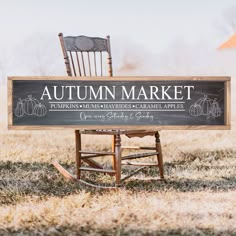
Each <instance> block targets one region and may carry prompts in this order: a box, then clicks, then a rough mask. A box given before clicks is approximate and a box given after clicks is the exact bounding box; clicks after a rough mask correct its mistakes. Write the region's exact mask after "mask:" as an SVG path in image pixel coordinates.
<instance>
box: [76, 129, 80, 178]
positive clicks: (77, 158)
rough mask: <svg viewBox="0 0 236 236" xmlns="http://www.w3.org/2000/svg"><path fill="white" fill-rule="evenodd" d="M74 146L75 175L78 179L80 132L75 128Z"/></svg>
mask: <svg viewBox="0 0 236 236" xmlns="http://www.w3.org/2000/svg"><path fill="white" fill-rule="evenodd" d="M75 146H76V157H75V163H76V177H77V179H80V167H81V153H80V151H81V134H80V132H79V130H75Z"/></svg>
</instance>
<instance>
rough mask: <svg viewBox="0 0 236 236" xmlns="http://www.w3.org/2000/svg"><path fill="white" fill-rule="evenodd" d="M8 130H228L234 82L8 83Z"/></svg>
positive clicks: (65, 80) (102, 79)
mask: <svg viewBox="0 0 236 236" xmlns="http://www.w3.org/2000/svg"><path fill="white" fill-rule="evenodd" d="M8 99H9V100H8V105H9V128H10V129H53V128H54V129H59V128H78V129H81V128H92V129H130V128H132V129H153V128H155V129H230V77H112V78H111V77H99V78H97V77H86V78H83V77H82V78H81V77H80V78H76V77H69V78H68V77H9V78H8Z"/></svg>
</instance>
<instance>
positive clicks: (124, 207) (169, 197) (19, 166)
mask: <svg viewBox="0 0 236 236" xmlns="http://www.w3.org/2000/svg"><path fill="white" fill-rule="evenodd" d="M0 92H1V97H2V100H1V102H0V110H1V111H2V113H1V114H3V116H2V117H1V121H0V127H1V131H0V177H1V179H0V235H9V234H12V235H87V234H90V235H143V234H145V235H180V234H181V235H236V200H235V199H236V146H235V143H236V117H235V115H233V116H232V130H230V131H229V130H227V131H161V132H160V134H161V141H162V147H163V155H164V162H165V167H164V168H165V177H166V183H164V182H160V181H158V171H157V170H156V169H155V168H152V169H149V170H145V171H143V172H141V173H140V174H139V175H137V176H134V177H133V178H131V179H130V180H127V181H126V184H125V187H123V188H121V189H119V190H117V191H104V190H97V189H93V188H89V187H85V186H83V185H81V184H78V183H71V182H66V181H65V180H64V179H63V178H62V176H61V175H60V174H59V173H58V172H57V171H56V170H55V169H54V167H53V166H52V164H51V162H52V160H55V159H56V160H59V161H60V163H61V164H63V165H64V166H66V167H69V166H70V165H71V164H73V160H74V153H75V147H74V132H73V130H70V131H69V130H68V131H50V132H49V131H8V130H7V128H6V114H7V112H6V90H5V88H2V89H1V90H0ZM84 140H85V141H84V143H83V145H85V146H86V148H90V147H91V146H95V145H96V146H97V147H98V148H99V149H100V150H108V149H109V148H110V141H111V140H110V139H109V137H104V139H102V140H101V139H99V138H97V137H93V138H91V137H85V138H84ZM153 141H154V140H153V138H152V137H147V138H145V139H139V138H133V139H128V138H126V137H124V138H123V139H122V142H123V143H125V144H127V145H135V144H140V143H141V142H142V143H143V144H145V145H146V144H150V143H151V142H153ZM95 178H98V177H97V176H95Z"/></svg>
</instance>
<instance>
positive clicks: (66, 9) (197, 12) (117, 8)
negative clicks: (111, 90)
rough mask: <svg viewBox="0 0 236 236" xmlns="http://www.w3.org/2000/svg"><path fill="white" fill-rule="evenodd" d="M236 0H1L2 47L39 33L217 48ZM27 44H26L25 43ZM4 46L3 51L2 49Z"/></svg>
mask: <svg viewBox="0 0 236 236" xmlns="http://www.w3.org/2000/svg"><path fill="white" fill-rule="evenodd" d="M233 5H236V0H119V1H118V0H117V1H115V0H114V1H112V0H97V1H96V0H39V1H33V0H0V30H1V37H0V45H4V46H5V45H7V46H8V47H11V45H13V46H15V45H17V43H18V42H20V41H23V40H24V39H27V37H30V36H32V35H36V34H41V35H42V34H45V35H47V34H50V35H52V34H55V35H57V34H58V33H59V32H63V33H64V35H67V36H68V35H88V36H100V37H104V36H106V35H107V34H109V35H111V37H112V38H116V39H117V38H118V39H119V38H122V39H125V38H127V39H128V40H129V41H131V42H134V43H137V44H140V45H142V46H143V47H144V48H146V49H148V50H152V51H153V52H159V51H161V50H165V49H166V48H168V45H170V43H171V42H173V41H174V40H175V39H178V40H185V41H186V42H189V43H196V42H198V41H202V40H203V41H206V43H208V44H209V45H210V47H213V48H215V47H217V46H218V45H219V43H221V42H222V40H225V39H226V38H227V37H228V36H229V35H225V36H224V35H222V34H220V32H218V29H217V24H218V22H220V21H221V20H222V13H223V12H224V11H225V10H226V9H228V8H230V7H231V6H233ZM25 46H27V45H25ZM0 48H2V47H0Z"/></svg>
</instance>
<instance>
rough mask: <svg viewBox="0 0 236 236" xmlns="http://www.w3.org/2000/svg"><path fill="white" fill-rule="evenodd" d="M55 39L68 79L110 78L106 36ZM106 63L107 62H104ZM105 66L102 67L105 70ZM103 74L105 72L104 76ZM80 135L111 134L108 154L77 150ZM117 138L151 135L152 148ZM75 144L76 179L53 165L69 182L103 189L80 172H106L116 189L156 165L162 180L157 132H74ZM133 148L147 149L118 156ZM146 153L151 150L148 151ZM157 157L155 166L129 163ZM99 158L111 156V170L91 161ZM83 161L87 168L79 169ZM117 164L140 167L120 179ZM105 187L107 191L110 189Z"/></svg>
mask: <svg viewBox="0 0 236 236" xmlns="http://www.w3.org/2000/svg"><path fill="white" fill-rule="evenodd" d="M59 39H60V43H61V47H62V52H63V56H64V60H65V66H66V71H67V74H68V76H82V77H83V76H94V77H95V76H108V77H112V75H113V71H112V57H111V47H110V37H109V36H107V37H106V38H98V37H87V36H77V37H72V36H69V37H64V36H63V34H62V33H60V34H59ZM105 59H106V60H107V63H105V62H104V60H105ZM105 67H106V68H105ZM106 71H107V73H105V72H106ZM81 134H83V135H111V136H112V137H113V142H112V148H111V151H110V152H100V151H94V150H92V151H90V150H89V151H85V150H82V148H81V146H82V145H81ZM121 135H126V136H128V137H130V138H132V137H145V136H148V135H152V136H155V146H154V147H123V146H122V145H121ZM75 143H76V176H73V175H71V174H70V173H69V172H68V171H66V170H65V169H64V168H63V167H62V166H61V165H60V164H59V163H58V162H54V166H55V167H56V168H57V169H58V170H59V171H60V172H61V173H62V174H63V175H64V176H65V177H66V178H69V179H74V180H79V181H81V182H83V183H85V184H88V185H91V186H94V187H103V186H99V185H97V184H95V185H94V184H91V183H89V182H87V181H84V180H82V179H81V171H95V172H100V173H106V174H109V175H114V176H115V179H116V181H115V185H114V186H113V187H114V188H116V187H119V186H120V185H121V182H122V181H124V180H126V179H128V178H129V177H131V176H133V175H134V174H136V173H137V172H138V171H140V170H141V169H143V168H145V167H147V166H157V167H158V168H159V173H160V178H161V179H164V171H163V159H162V151H161V144H160V136H159V133H158V131H147V130H102V129H101V130H75ZM125 148H128V149H136V150H149V152H145V153H143V152H142V153H138V154H137V153H135V154H130V155H127V156H122V150H123V149H125ZM150 150H154V151H152V152H150ZM153 155H156V156H157V162H155V163H143V162H132V161H130V160H132V159H137V158H143V157H149V156H153ZM99 156H112V157H113V169H104V168H103V166H102V165H101V164H100V163H98V162H96V161H94V160H93V159H92V158H96V157H99ZM82 162H85V163H87V164H88V165H89V167H85V166H82ZM121 165H135V166H141V167H140V168H138V169H137V170H136V171H134V172H132V173H131V174H130V175H128V176H126V177H124V178H123V179H121ZM113 187H108V188H113Z"/></svg>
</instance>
